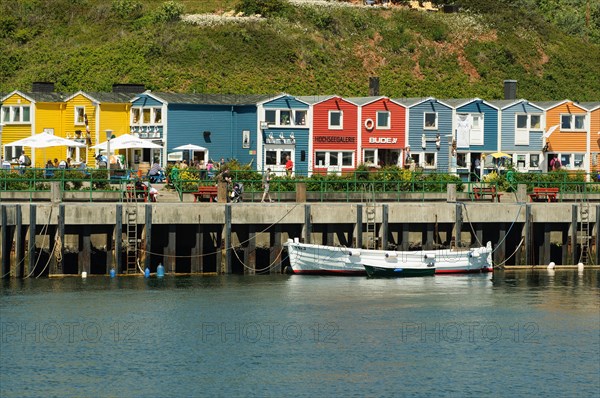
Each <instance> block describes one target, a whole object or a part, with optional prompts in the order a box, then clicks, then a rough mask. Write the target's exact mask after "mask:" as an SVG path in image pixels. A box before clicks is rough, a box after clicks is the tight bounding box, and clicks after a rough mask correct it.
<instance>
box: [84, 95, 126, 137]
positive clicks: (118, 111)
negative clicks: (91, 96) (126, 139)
mask: <svg viewBox="0 0 600 398" xmlns="http://www.w3.org/2000/svg"><path fill="white" fill-rule="evenodd" d="M88 117H89V115H88ZM129 121H130V115H129V106H128V104H100V128H99V130H100V142H103V141H104V139H105V137H106V135H105V131H106V130H113V131H114V132H115V133H114V134H115V135H116V136H119V135H122V134H125V133H129V128H130V123H129ZM92 135H93V134H92ZM92 140H93V137H92ZM94 145H95V144H94Z"/></svg>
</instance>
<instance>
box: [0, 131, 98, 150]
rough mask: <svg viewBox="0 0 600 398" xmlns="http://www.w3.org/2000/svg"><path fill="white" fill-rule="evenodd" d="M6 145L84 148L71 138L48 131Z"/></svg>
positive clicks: (82, 144) (83, 145)
mask: <svg viewBox="0 0 600 398" xmlns="http://www.w3.org/2000/svg"><path fill="white" fill-rule="evenodd" d="M5 145H7V146H28V147H31V148H50V147H54V146H70V147H79V148H85V146H86V145H85V144H84V143H81V142H77V141H73V140H68V139H66V138H62V137H59V136H56V135H53V134H49V133H46V132H44V133H39V134H36V135H32V136H30V137H26V138H23V139H20V140H17V141H13V142H10V143H8V144H5Z"/></svg>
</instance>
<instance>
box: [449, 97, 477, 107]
mask: <svg viewBox="0 0 600 398" xmlns="http://www.w3.org/2000/svg"><path fill="white" fill-rule="evenodd" d="M476 99H477V98H449V99H443V100H442V102H444V103H445V104H448V105H450V106H451V107H452V108H458V107H460V106H462V105H465V104H468V103H469V102H471V101H475V100H476Z"/></svg>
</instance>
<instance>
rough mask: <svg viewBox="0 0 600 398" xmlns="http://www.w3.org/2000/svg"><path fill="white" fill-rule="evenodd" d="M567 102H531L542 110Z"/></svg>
mask: <svg viewBox="0 0 600 398" xmlns="http://www.w3.org/2000/svg"><path fill="white" fill-rule="evenodd" d="M568 101H569V100H561V101H535V102H534V101H532V102H531V103H532V104H535V105H537V106H539V107H540V108H542V109H543V110H545V111H546V110H548V109H550V108H554V107H555V106H558V105H560V104H562V103H565V102H568Z"/></svg>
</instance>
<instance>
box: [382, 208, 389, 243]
mask: <svg viewBox="0 0 600 398" xmlns="http://www.w3.org/2000/svg"><path fill="white" fill-rule="evenodd" d="M389 214H390V207H389V205H387V204H383V205H381V248H382V249H383V250H387V247H388V240H389V234H390V223H389Z"/></svg>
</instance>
